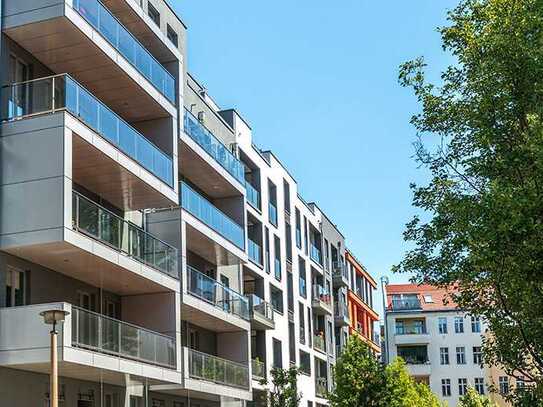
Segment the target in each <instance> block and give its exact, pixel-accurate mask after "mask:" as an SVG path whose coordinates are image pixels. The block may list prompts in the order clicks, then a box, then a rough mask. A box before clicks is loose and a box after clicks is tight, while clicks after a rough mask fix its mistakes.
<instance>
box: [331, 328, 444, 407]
mask: <svg viewBox="0 0 543 407" xmlns="http://www.w3.org/2000/svg"><path fill="white" fill-rule="evenodd" d="M334 381H335V388H334V390H333V391H332V392H331V393H330V394H329V395H328V399H329V401H330V405H331V407H441V406H442V404H441V403H440V401H439V399H438V398H437V397H436V396H435V395H434V394H433V393H432V392H431V391H430V388H429V387H428V386H426V385H425V384H417V383H415V381H414V380H413V379H412V378H411V377H410V376H409V373H408V372H407V370H406V368H405V363H404V361H403V360H402V359H399V358H398V359H396V360H394V362H393V363H392V364H390V365H389V366H386V367H385V366H383V365H382V364H381V363H380V362H379V361H378V360H377V358H376V357H375V356H374V355H373V353H372V351H371V350H370V348H369V347H368V346H367V345H366V343H364V342H363V341H362V340H361V339H360V338H359V337H358V336H356V335H355V336H351V337H350V338H349V341H348V342H347V345H346V347H345V350H344V351H343V353H342V354H341V356H340V357H339V358H338V360H337V362H336V366H335V369H334Z"/></svg>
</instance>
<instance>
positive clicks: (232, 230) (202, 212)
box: [180, 182, 245, 250]
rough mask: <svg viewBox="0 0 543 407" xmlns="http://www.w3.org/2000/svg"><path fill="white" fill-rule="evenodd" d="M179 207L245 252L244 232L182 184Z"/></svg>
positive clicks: (209, 203)
mask: <svg viewBox="0 0 543 407" xmlns="http://www.w3.org/2000/svg"><path fill="white" fill-rule="evenodd" d="M180 189H181V206H182V207H183V209H185V210H187V211H189V212H190V213H191V214H192V215H194V216H195V217H197V218H198V219H200V220H201V221H202V222H204V223H205V224H206V225H207V226H209V227H210V228H211V229H213V230H215V231H216V232H217V233H219V234H220V235H221V236H222V237H224V238H225V239H228V240H229V241H230V242H232V243H233V244H235V245H236V246H237V247H239V248H240V249H241V250H245V232H244V230H243V227H241V226H240V225H238V224H237V223H236V222H234V221H233V220H232V219H230V218H229V217H228V216H226V215H225V214H224V213H223V212H221V211H220V210H219V209H218V208H216V207H215V206H214V205H213V204H212V203H211V202H209V201H208V200H207V199H205V198H204V197H203V196H201V195H200V194H199V193H197V192H196V191H194V190H193V189H192V188H191V187H189V186H188V185H187V184H185V183H184V182H182V183H181V186H180Z"/></svg>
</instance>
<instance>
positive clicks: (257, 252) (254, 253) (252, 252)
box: [247, 238, 262, 267]
mask: <svg viewBox="0 0 543 407" xmlns="http://www.w3.org/2000/svg"><path fill="white" fill-rule="evenodd" d="M247 245H248V249H249V260H251V261H252V262H253V263H255V264H256V265H258V266H260V267H262V248H261V247H260V245H258V244H257V243H255V242H253V241H252V240H251V239H249V238H247Z"/></svg>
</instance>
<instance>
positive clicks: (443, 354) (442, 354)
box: [439, 348, 449, 365]
mask: <svg viewBox="0 0 543 407" xmlns="http://www.w3.org/2000/svg"><path fill="white" fill-rule="evenodd" d="M439 359H440V361H441V364H442V365H448V364H449V348H439Z"/></svg>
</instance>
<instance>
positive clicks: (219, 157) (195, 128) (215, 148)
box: [183, 109, 246, 185]
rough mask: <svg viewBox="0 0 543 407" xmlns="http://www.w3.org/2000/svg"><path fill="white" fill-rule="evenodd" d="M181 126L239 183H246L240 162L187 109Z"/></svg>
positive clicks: (243, 168) (243, 169)
mask: <svg viewBox="0 0 543 407" xmlns="http://www.w3.org/2000/svg"><path fill="white" fill-rule="evenodd" d="M183 127H184V129H185V133H187V134H188V135H189V137H190V138H191V139H192V140H194V141H195V142H196V143H197V144H198V145H199V146H200V147H202V148H203V149H204V150H205V152H206V153H208V154H209V155H210V156H211V157H212V158H213V159H214V160H215V161H217V162H218V163H219V164H220V165H221V166H222V167H223V168H224V169H225V170H226V171H228V173H229V174H230V175H232V176H233V177H234V178H235V179H236V180H238V181H239V182H240V183H241V184H243V185H245V184H246V183H245V167H244V165H243V164H242V162H241V161H240V160H239V159H238V158H236V156H235V155H234V154H232V152H231V151H230V150H229V149H228V148H227V147H226V146H225V145H224V144H223V143H221V142H220V141H219V140H218V139H217V137H215V136H214V135H213V133H212V132H211V131H209V130H208V129H207V128H206V127H205V126H204V125H203V124H202V123H200V121H199V120H198V119H197V118H196V117H194V115H193V114H192V113H191V112H189V111H188V110H187V109H185V117H184V120H183Z"/></svg>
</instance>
